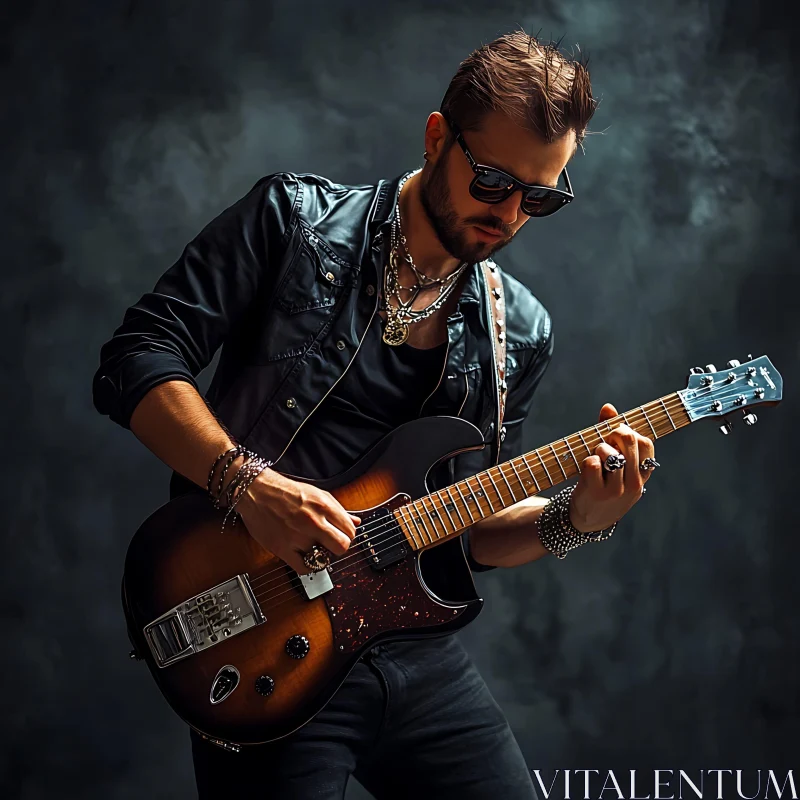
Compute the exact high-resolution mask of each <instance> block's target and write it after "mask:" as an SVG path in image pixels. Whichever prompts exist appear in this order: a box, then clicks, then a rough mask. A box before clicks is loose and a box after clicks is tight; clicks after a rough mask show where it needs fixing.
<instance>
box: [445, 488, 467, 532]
mask: <svg viewBox="0 0 800 800" xmlns="http://www.w3.org/2000/svg"><path fill="white" fill-rule="evenodd" d="M457 487H458V484H456V488H457ZM446 491H447V496H448V497H449V498H450V502H451V503H452V504H453V508H454V509H455V510H456V514H458V521H459V522H460V523H461V527H462V528H466V527H467V526H466V524H465V523H464V517H462V516H461V511H459V508H458V503H457V502H456V501H455V500H454V499H453V493H452V492H451V491H450V487H449V486H448V487H447V489H446Z"/></svg>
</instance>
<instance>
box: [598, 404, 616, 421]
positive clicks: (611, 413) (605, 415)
mask: <svg viewBox="0 0 800 800" xmlns="http://www.w3.org/2000/svg"><path fill="white" fill-rule="evenodd" d="M616 416H617V409H616V408H615V407H614V406H613V405H611V403H606V404H605V405H604V406H603V407H602V408H601V409H600V419H599V421H600V422H604V421H605V420H607V419H611V418H612V417H616Z"/></svg>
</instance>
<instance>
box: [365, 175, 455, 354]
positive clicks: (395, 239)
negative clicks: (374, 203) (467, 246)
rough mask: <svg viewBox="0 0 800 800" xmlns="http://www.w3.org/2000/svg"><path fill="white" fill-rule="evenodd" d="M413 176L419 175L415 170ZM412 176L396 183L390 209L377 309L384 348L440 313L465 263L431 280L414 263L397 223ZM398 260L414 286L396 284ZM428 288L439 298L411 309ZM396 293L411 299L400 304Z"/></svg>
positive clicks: (401, 339)
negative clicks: (381, 316) (381, 317)
mask: <svg viewBox="0 0 800 800" xmlns="http://www.w3.org/2000/svg"><path fill="white" fill-rule="evenodd" d="M416 172H419V170H417V171H416ZM416 172H412V173H410V174H408V175H406V176H405V178H403V180H402V181H400V186H399V188H398V190H397V203H396V205H395V209H394V212H395V213H394V219H393V220H392V228H391V247H390V251H389V264H388V266H387V267H386V268H385V269H384V274H383V297H382V299H381V309H382V310H384V311H386V325H385V327H384V330H383V337H382V338H383V341H384V342H386V344H390V345H392V346H397V345H401V344H403V342H405V341H406V339H408V333H409V326H410V325H412V324H413V323H415V322H420V321H421V320H423V319H427V318H428V317H429V316H431V314H433V313H434V312H435V311H437V310H438V309H440V308H441V307H442V305H443V304H444V301H445V300H446V299H447V298H448V297H449V296H450V293H451V292H452V291H453V289H454V288H455V286H456V283H457V282H458V278H459V277H460V276H461V273H462V272H463V271H464V270H465V269H466V268H467V266H468V265H467V262H462V263H461V265H460V266H458V267H457V268H456V269H455V270H453V272H451V273H450V274H449V275H445V277H443V278H431V277H429V276H428V275H425V273H423V272H422V271H421V270H420V269H419V268H418V267H417V265H416V264H415V263H414V260H413V258H412V257H411V253H409V252H408V248H407V246H406V237H405V235H404V234H403V229H402V225H401V221H400V192H401V191H402V189H403V185H404V184H405V182H406V181H407V180H408V179H409V178H410V177H411V175H415V174H416ZM401 258H402V260H403V261H404V262H405V263H406V264H408V266H409V267H410V268H411V271H412V272H413V273H414V276H415V278H416V283H415V284H414V285H413V286H403V285H402V284H401V283H400V272H399V261H400V259H401ZM431 286H438V288H439V294H438V295H437V296H436V297H435V298H434V299H433V301H432V302H430V303H429V304H428V305H427V306H425V308H421V309H415V308H412V307H411V306H412V304H413V303H414V300H416V298H417V295H418V294H419V293H420V291H421V290H422V289H427V288H428V287H431ZM400 289H405V290H406V291H410V292H412V295H411V298H410V299H409V300H408V301H406V302H404V301H403V300H402V298H401V297H400ZM392 296H394V297H395V299H396V300H397V306H396V307H395V306H393V305H392V304H391V303H390V302H389V298H390V297H392Z"/></svg>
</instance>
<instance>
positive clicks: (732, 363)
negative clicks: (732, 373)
mask: <svg viewBox="0 0 800 800" xmlns="http://www.w3.org/2000/svg"><path fill="white" fill-rule="evenodd" d="M727 366H728V367H730V368H731V369H735V368H736V367H741V366H742V362H741V361H737V360H736V359H735V358H732V359H731V360H730V361H729V362H728V364H727Z"/></svg>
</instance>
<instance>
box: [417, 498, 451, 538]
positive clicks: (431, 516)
mask: <svg viewBox="0 0 800 800" xmlns="http://www.w3.org/2000/svg"><path fill="white" fill-rule="evenodd" d="M426 500H430V504H431V508H432V509H433V513H432V514H431V512H430V511H429V510H428V506H427V504H426V503H425V501H426ZM422 507H423V508H424V509H425V513H426V514H427V515H428V519H429V520H430V521H431V525H432V526H433V532H434V533H435V534H436V538H437V539H441V538H442V537H441V536H440V535H439V531H437V530H436V520H437V519H438V520H439V524H440V525H441V526H442V528H444V522H442V520H441V518H440V517H439V513H438V512H437V511H436V506H435V505H434V503H433V498H432V497H431V496H430V495H426V496H425V497H423V498H422ZM445 534H447V531H446V530H445Z"/></svg>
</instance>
